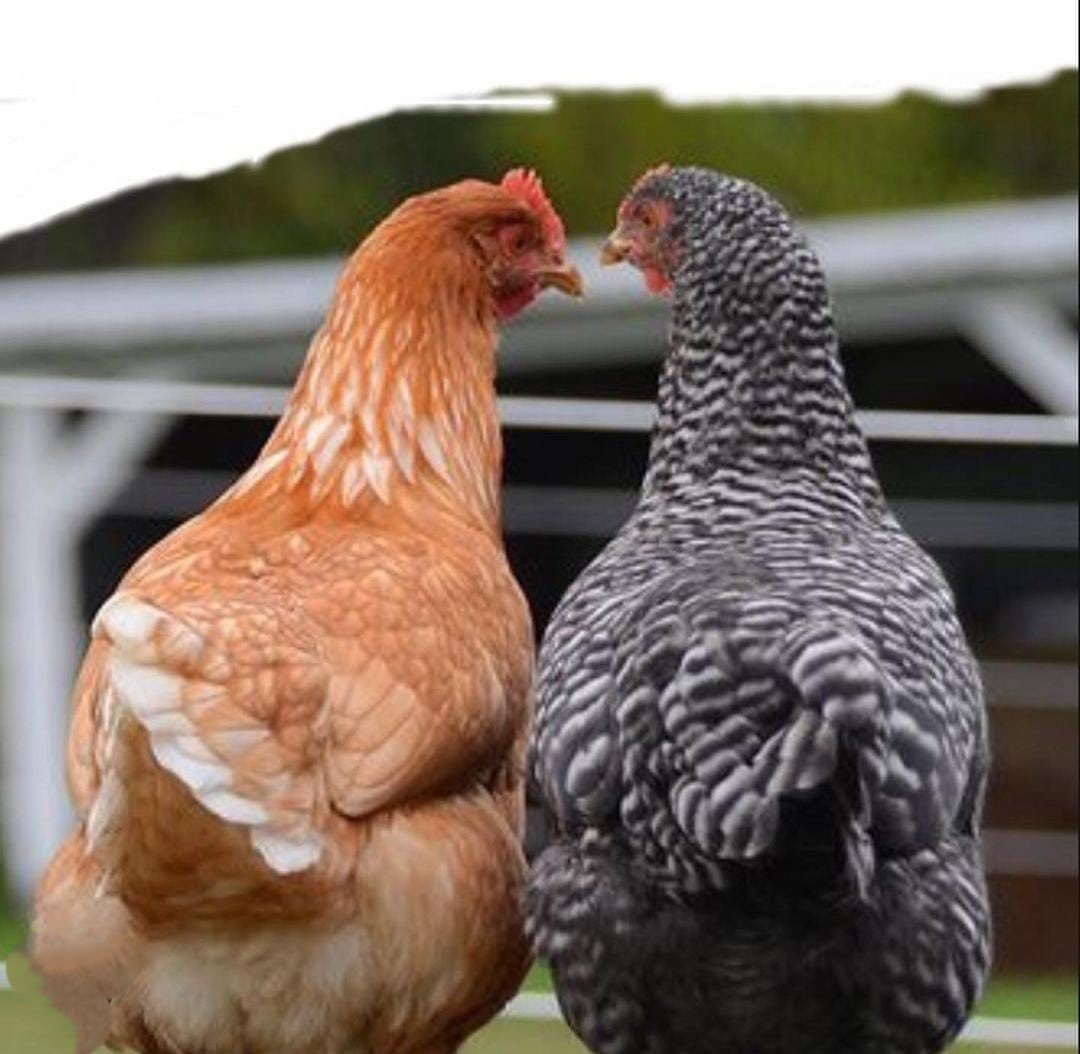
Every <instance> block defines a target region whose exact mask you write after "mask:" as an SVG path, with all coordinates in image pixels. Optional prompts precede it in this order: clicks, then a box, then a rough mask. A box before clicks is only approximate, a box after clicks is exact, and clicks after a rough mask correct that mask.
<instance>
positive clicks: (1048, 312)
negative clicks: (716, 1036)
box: [0, 71, 1078, 1051]
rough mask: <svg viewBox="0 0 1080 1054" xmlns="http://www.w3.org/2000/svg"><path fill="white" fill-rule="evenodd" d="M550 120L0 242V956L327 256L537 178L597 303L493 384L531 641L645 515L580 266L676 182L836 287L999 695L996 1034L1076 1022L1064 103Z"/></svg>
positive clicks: (632, 323)
mask: <svg viewBox="0 0 1080 1054" xmlns="http://www.w3.org/2000/svg"><path fill="white" fill-rule="evenodd" d="M554 99H555V105H554V106H552V107H550V108H540V109H538V111H537V112H533V113H518V112H514V113H511V112H499V111H494V110H493V111H483V112H448V113H447V112H430V111H423V112H412V113H400V114H397V115H395V116H392V117H388V118H385V119H381V120H378V121H375V122H372V123H367V124H364V125H360V126H357V127H354V128H350V129H346V130H343V131H340V132H337V133H335V134H333V135H331V136H329V137H328V138H326V139H324V140H322V141H321V142H318V143H316V144H313V145H308V146H303V147H298V148H295V149H291V150H287V151H284V152H281V153H279V154H276V155H274V156H273V157H271V158H270V159H269V160H268V161H266V162H265V163H263V164H261V165H259V166H257V167H242V168H236V169H233V170H230V171H228V172H225V173H223V174H220V175H216V176H213V177H208V178H204V179H200V180H197V181H180V180H177V181H171V182H165V183H159V184H156V185H153V186H150V187H147V188H144V189H140V190H137V191H132V192H129V193H125V194H123V195H121V196H118V197H116V198H113V199H111V200H109V201H106V202H104V203H101V204H98V205H95V206H93V207H90V208H87V209H84V210H82V211H80V212H78V213H76V214H73V215H70V216H68V217H65V218H62V219H60V220H58V221H55V222H53V223H51V224H50V225H48V226H45V227H41V228H37V229H34V230H31V231H29V232H25V233H22V234H19V235H16V236H12V237H9V238H7V239H5V240H0V766H2V769H0V777H2V783H0V788H2V791H0V822H2V824H3V828H2V833H3V842H2V845H3V856H2V859H0V872H2V874H3V876H4V879H3V887H2V889H0V957H2V955H3V954H4V953H6V952H8V951H9V950H11V949H12V948H14V947H16V946H17V945H18V944H19V943H20V942H21V941H22V939H23V937H24V932H25V931H24V926H23V922H22V919H23V912H24V910H25V903H26V900H25V898H26V895H27V892H28V890H29V889H30V888H31V885H32V882H33V880H34V878H35V876H36V874H37V873H38V871H39V869H40V868H41V866H42V864H43V863H44V861H45V859H47V857H48V854H49V853H50V852H51V850H52V848H53V847H54V846H55V844H56V842H57V841H58V838H59V836H60V835H61V833H62V832H63V831H64V829H65V828H66V826H67V824H68V823H69V822H70V816H69V814H68V812H67V805H66V798H65V796H64V790H63V786H62V782H61V777H60V770H61V764H62V762H61V758H62V744H63V738H64V734H65V722H66V701H67V697H68V694H69V691H70V684H71V680H72V677H73V673H74V668H75V663H76V661H77V658H78V654H79V652H80V650H81V648H82V646H83V644H84V641H85V633H86V626H87V623H88V620H89V618H90V617H92V615H93V613H94V611H95V610H96V609H97V607H98V606H99V605H100V604H101V603H102V601H103V600H104V599H105V598H106V597H107V596H108V595H109V593H110V592H111V590H112V589H113V587H114V585H115V584H116V582H117V580H118V578H119V577H120V576H121V574H122V573H123V572H124V571H125V570H126V569H127V567H128V566H129V564H130V563H131V562H132V561H133V560H134V559H135V558H136V557H137V556H138V555H139V554H140V553H141V552H142V551H143V550H144V549H145V548H146V547H147V546H149V545H150V544H151V543H152V542H154V541H155V540H156V539H157V538H159V537H161V536H162V535H163V534H164V533H166V532H167V531H169V530H170V529H171V528H172V527H174V526H175V525H176V524H177V523H179V522H180V521H182V520H183V519H185V518H187V517H188V516H190V515H191V514H192V513H194V512H196V511H197V510H198V509H200V508H201V507H203V506H204V505H205V504H206V503H208V502H209V501H210V500H211V499H212V498H214V497H215V496H216V495H217V494H218V493H220V492H221V491H222V490H223V489H225V488H226V487H227V486H228V485H229V483H230V482H231V481H232V480H233V478H234V477H235V476H236V475H237V474H238V473H239V472H240V471H241V470H242V469H243V468H244V467H246V466H247V465H248V464H249V463H250V461H251V460H252V459H253V458H254V456H255V454H256V453H257V451H258V449H259V448H260V446H261V444H262V442H263V441H264V439H265V438H266V436H267V435H268V433H269V430H270V427H271V424H272V417H273V415H274V414H275V413H276V411H277V408H278V407H279V406H280V403H281V399H282V398H283V393H282V391H281V389H282V388H283V387H284V386H287V385H288V384H289V383H290V382H291V380H292V378H293V377H294V376H295V373H296V370H297V368H298V365H299V363H300V361H301V358H302V356H303V354H304V351H305V348H306V342H307V340H308V338H309V337H310V335H311V333H312V332H313V330H314V328H315V326H316V325H317V322H318V319H319V316H320V313H321V310H322V308H323V306H324V305H325V302H326V299H327V297H328V295H329V292H330V289H331V285H332V282H333V278H334V274H335V271H336V268H337V266H338V265H339V263H340V260H341V257H342V255H343V254H344V253H346V252H347V251H349V250H350V249H351V248H352V247H353V246H354V245H355V244H356V243H357V241H358V240H359V239H360V238H361V237H362V236H363V235H364V234H365V233H366V231H367V230H368V229H369V227H370V226H371V225H372V224H373V223H375V222H376V221H377V220H378V219H379V218H381V217H382V216H383V215H385V213H386V212H387V211H389V209H391V208H392V207H393V206H394V205H395V204H397V203H398V202H399V201H400V200H401V199H402V198H403V197H405V196H407V195H409V194H411V193H414V192H418V191H423V190H426V189H429V188H431V187H433V186H435V185H438V184H442V183H446V182H449V181H452V180H456V179H459V178H463V177H465V176H480V177H486V178H498V177H499V176H500V175H501V174H502V172H503V171H505V169H506V168H508V167H510V166H512V165H517V164H527V165H530V166H535V167H536V168H537V169H538V170H539V171H540V173H541V174H542V175H543V176H544V178H545V182H546V184H547V186H548V189H549V191H550V193H551V195H552V197H553V199H554V200H555V202H556V204H557V206H558V207H559V209H560V210H561V212H562V213H563V215H564V217H565V219H566V221H567V227H568V230H569V232H570V234H571V237H572V239H573V243H572V253H573V255H574V256H575V257H576V258H578V262H580V263H581V265H582V267H583V270H585V271H586V278H587V280H588V281H589V283H590V292H591V294H592V295H591V296H590V297H589V299H588V300H586V301H585V302H584V303H583V304H569V303H556V302H554V301H553V300H552V302H548V301H544V302H543V303H542V304H541V305H540V306H539V307H538V308H537V309H536V310H534V311H532V312H529V313H527V314H526V316H525V317H524V318H523V319H521V320H520V321H519V322H517V323H515V324H514V326H513V327H512V328H511V329H510V330H509V331H508V333H507V334H506V337H505V339H504V342H503V351H502V354H501V376H500V381H499V384H500V391H501V393H502V394H503V395H505V396H510V397H520V396H524V397H545V399H546V400H550V401H545V402H515V401H514V400H512V399H511V400H509V401H508V402H507V403H506V404H505V410H506V413H505V418H506V422H507V429H506V474H505V478H506V493H505V499H504V508H505V519H506V530H507V536H508V537H507V542H508V549H509V552H510V557H511V560H512V563H513V565H514V569H515V571H516V573H517V575H518V577H519V579H520V581H521V582H522V584H523V586H524V588H525V590H526V592H527V594H528V597H529V600H530V602H531V604H532V608H533V614H534V618H535V621H536V625H537V628H538V630H542V629H543V626H544V624H545V622H546V620H547V618H548V616H549V614H550V612H551V610H552V608H553V606H554V604H555V603H556V602H557V600H558V598H559V596H560V594H561V592H562V591H563V589H564V588H565V587H566V586H567V585H568V584H569V583H570V581H571V580H572V579H573V578H574V576H575V575H576V574H577V573H578V572H579V571H580V570H581V568H582V567H583V566H584V564H585V563H586V562H587V561H588V560H589V559H590V558H591V557H592V556H593V555H594V554H595V553H596V552H597V551H598V549H599V548H600V547H601V546H602V545H603V543H604V542H605V540H606V539H607V538H608V537H609V536H610V535H611V534H612V533H613V532H614V530H615V529H616V528H617V526H618V524H619V523H620V521H621V518H622V517H623V516H624V515H625V514H626V512H627V511H628V509H629V507H630V504H631V502H632V499H633V495H634V491H635V489H636V487H637V485H638V482H639V480H640V476H641V472H642V468H643V464H644V457H645V452H646V445H647V434H646V431H645V430H644V423H645V422H646V421H647V414H645V413H644V406H643V404H644V403H645V402H646V401H648V400H651V399H652V397H653V395H654V391H655V384H656V375H657V367H658V363H659V357H660V354H661V352H662V349H663V346H664V326H665V314H666V308H665V306H664V304H663V303H662V302H656V301H648V300H646V298H645V295H644V292H643V290H642V289H641V288H640V280H638V279H635V277H634V276H633V275H631V274H630V273H621V274H620V273H617V272H610V273H609V272H603V273H601V272H599V271H598V270H597V268H596V266H595V252H596V246H597V244H598V239H599V236H600V235H601V234H603V233H604V232H606V231H607V230H608V229H609V228H610V226H611V222H612V219H613V216H614V209H615V206H616V205H617V203H618V200H619V198H620V197H621V195H622V193H623V191H624V189H625V188H626V186H627V185H628V184H629V183H630V182H631V181H632V179H633V178H635V177H636V176H637V175H638V174H640V172H641V171H642V170H643V169H645V168H646V167H648V166H650V165H653V164H655V163H657V162H659V161H665V160H666V161H670V162H672V163H695V164H704V165H709V166H713V167H717V168H721V169H724V170H726V171H729V172H732V173H735V174H738V175H741V176H744V177H747V178H750V179H752V180H754V181H756V182H759V183H761V184H762V185H763V186H765V187H767V188H768V189H769V190H771V191H772V192H774V193H775V194H776V195H777V196H778V197H780V198H781V199H782V200H783V201H784V202H785V203H786V204H787V205H788V206H789V207H790V208H791V209H792V211H793V212H794V213H795V214H796V215H797V216H798V217H800V218H801V219H802V220H803V221H804V222H805V226H806V228H807V230H808V232H809V234H810V237H811V240H812V241H813V243H814V244H815V246H816V247H817V248H818V249H819V251H820V253H821V255H822V257H823V260H824V263H825V266H826V270H827V272H828V273H829V276H830V280H831V283H832V286H833V293H834V297H835V301H836V307H837V315H838V319H839V322H840V327H841V334H842V342H843V354H844V362H845V366H846V369H847V373H848V378H849V381H850V384H851V387H852V390H853V394H854V397H855V401H856V403H857V405H858V406H859V408H860V409H861V410H863V411H864V423H865V425H866V428H867V431H868V434H869V435H870V438H871V447H872V452H873V455H874V459H875V462H876V464H877V467H878V470H879V472H880V474H881V477H882V481H883V484H884V487H885V490H886V493H887V494H888V495H889V497H890V499H891V500H892V502H893V505H894V507H895V509H896V511H897V513H898V515H899V517H900V519H901V520H902V521H903V522H904V523H905V524H906V525H907V526H908V528H909V529H910V530H911V532H912V533H913V534H914V535H915V537H916V538H917V539H918V540H919V541H920V542H921V543H922V544H923V545H924V546H925V547H926V548H928V549H929V550H930V552H931V553H932V554H933V555H934V557H935V558H936V559H937V560H938V561H939V562H940V564H941V565H942V567H943V568H944V571H945V573H946V575H947V577H948V578H949V580H950V581H951V583H952V585H953V588H954V589H955V591H956V594H957V600H958V604H959V609H960V614H961V618H962V619H963V622H964V624H965V626H966V628H967V632H968V634H969V637H970V639H971V641H972V643H973V645H974V648H975V651H976V653H977V655H978V657H979V658H980V660H981V662H982V668H983V673H984V678H985V683H986V687H987V694H988V699H989V704H990V707H991V731H992V738H993V748H994V754H995V767H994V772H993V779H992V784H991V792H990V799H989V804H988V810H987V826H988V828H989V832H988V839H987V853H988V863H989V868H990V873H991V887H992V893H993V901H994V911H995V924H996V928H997V932H996V945H997V959H996V961H997V967H996V970H997V978H998V979H999V984H998V987H996V988H995V998H996V1000H997V1003H996V1004H994V1005H996V1006H997V1007H998V1008H999V1009H1000V1011H1001V1012H1002V1013H1004V1014H1006V1015H1012V1016H1016V1015H1024V1016H1036V1017H1044V1018H1046V1017H1051V1018H1052V1017H1057V1018H1064V1019H1067V1020H1075V1017H1076V1007H1075V977H1076V971H1077V936H1076V935H1077V923H1078V919H1077V833H1076V832H1077V791H1078V788H1077V665H1076V663H1077V646H1078V630H1077V589H1078V580H1077V560H1076V547H1077V459H1076V441H1077V424H1076V422H1077V417H1076V415H1077V372H1076V371H1077V286H1076V281H1077V185H1078V181H1077V167H1078V163H1077V127H1078V125H1077V118H1078V112H1077V75H1076V72H1075V71H1070V72H1063V73H1061V74H1059V75H1057V76H1055V77H1053V78H1052V79H1050V80H1048V81H1046V82H1044V83H1041V84H1036V85H1025V86H1015V87H1004V88H1001V89H999V90H995V91H992V92H989V93H987V94H986V95H984V96H982V97H980V98H978V99H976V100H973V101H970V102H964V103H943V102H940V101H936V100H934V99H932V98H929V97H925V96H920V95H916V94H910V95H904V96H901V97H899V98H897V99H896V100H895V101H892V102H889V103H887V104H881V105H860V106H850V107H844V106H823V105H809V104H798V105H795V104H792V105H753V106H751V105H730V106H700V107H686V108H672V107H670V106H667V105H666V104H664V103H663V102H662V101H661V100H660V99H659V98H658V97H655V96H653V95H650V94H646V93H640V94H573V93H570V94H566V93H556V94H555V95H554ZM568 400H572V402H569V401H568ZM597 400H602V401H605V402H606V403H607V404H608V405H607V406H606V408H605V406H598V405H597V403H596V401H597ZM1025 1043H1026V1041H1025ZM492 1049H496V1048H494V1047H492ZM518 1049H522V1050H524V1049H532V1048H529V1047H527V1045H525V1046H520V1047H519V1048H518ZM536 1049H537V1050H540V1049H551V1050H554V1049H556V1048H554V1047H549V1046H543V1047H540V1046H538V1047H537V1048H536ZM566 1049H570V1048H569V1047H567V1048H566ZM987 1049H991V1048H987ZM993 1049H995V1050H999V1049H1000V1050H1004V1049H1014V1050H1016V1051H1020V1050H1029V1049H1033V1048H1032V1047H1031V1046H1030V1045H1020V1046H1015V1047H1011V1048H1010V1047H995V1048H993Z"/></svg>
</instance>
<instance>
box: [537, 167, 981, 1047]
mask: <svg viewBox="0 0 1080 1054" xmlns="http://www.w3.org/2000/svg"><path fill="white" fill-rule="evenodd" d="M605 257H606V259H607V260H608V261H609V262H610V261H614V260H616V259H628V260H629V261H630V262H631V263H633V264H635V265H636V266H637V267H639V268H640V269H641V270H642V271H643V272H644V274H645V276H646V279H647V281H648V284H649V287H650V288H651V289H653V290H655V291H662V290H666V289H670V290H671V292H672V294H673V310H672V323H671V343H670V349H669V351H668V353H667V357H666V359H665V362H664V365H663V371H662V379H661V382H660V395H659V418H658V423H657V425H656V428H655V432H654V435H653V439H652V445H651V450H650V454H649V464H648V471H647V473H646V477H645V480H644V485H643V489H642V494H641V499H640V502H639V504H638V506H637V508H636V510H635V512H634V513H633V515H632V516H631V517H630V519H629V520H628V522H627V523H626V524H625V525H624V526H623V528H622V529H621V530H620V531H619V533H618V535H617V536H616V537H615V539H614V540H613V541H612V542H611V543H610V544H609V545H608V547H607V548H606V549H605V550H604V552H603V553H602V554H601V555H600V556H599V557H598V558H597V559H596V561H595V562H594V563H593V564H592V566H590V567H589V568H588V569H587V570H586V571H585V572H584V573H583V574H582V575H581V577H580V578H579V579H578V580H577V582H576V583H575V584H574V585H573V586H572V587H571V589H570V590H569V592H568V593H567V595H566V597H565V598H564V599H563V601H562V603H561V604H560V606H559V608H558V610H557V612H556V613H555V615H554V618H553V620H552V623H551V625H550V627H549V629H548V631H547V634H546V637H545V640H544V643H543V645H542V648H541V657H540V668H539V674H538V698H537V708H538V712H537V722H536V729H535V733H534V740H533V747H532V760H531V766H532V772H533V776H534V778H535V780H536V782H537V786H538V790H539V793H540V795H541V797H542V800H543V803H544V808H545V810H546V812H547V814H548V820H549V822H550V826H551V827H552V828H553V830H554V837H553V842H552V844H550V845H549V847H548V848H547V849H546V850H545V851H544V852H543V854H542V855H541V856H540V858H539V859H538V861H537V862H536V864H535V867H534V870H533V874H532V877H531V881H530V887H529V906H528V911H529V916H530V920H529V921H530V926H531V930H532V934H533V937H534V944H535V948H536V951H537V953H538V954H539V955H540V956H542V957H544V958H546V959H547V960H548V961H549V962H550V964H551V967H552V969H553V972H554V978H555V983H556V989H557V992H558V996H559V1000H560V1002H561V1005H562V1007H563V1010H564V1012H565V1014H566V1017H567V1019H568V1020H569V1022H570V1024H571V1026H572V1027H573V1028H574V1030H575V1031H576V1032H577V1033H578V1034H579V1035H580V1036H581V1037H582V1038H583V1039H584V1040H585V1042H586V1043H587V1044H588V1045H589V1047H590V1048H591V1049H592V1050H594V1051H597V1052H599V1054H826V1052H828V1054H867V1052H874V1054H886V1052H887V1054H928V1052H931V1051H938V1050H941V1048H942V1047H944V1046H945V1045H946V1044H947V1043H948V1042H949V1041H950V1040H951V1039H952V1038H953V1037H954V1036H955V1035H956V1034H957V1032H958V1030H959V1029H960V1027H961V1025H962V1024H963V1022H964V1020H965V1019H966V1017H967V1015H968V1013H969V1011H970V1008H971V1006H972V1004H973V1002H974V1001H975V1000H976V998H977V997H978V994H979V992H980V989H981V986H982V983H983V978H984V975H985V973H986V969H987V960H988V911H987V904H986V891H985V887H984V878H983V869H982V864H981V859H980V844H979V830H978V828H979V816H980V810H981V800H982V795H983V786H984V782H985V779H986V770H987V747H986V727H985V717H984V709H983V703H982V697H981V689H980V685H979V680H978V675H977V672H976V668H975V665H974V662H973V660H972V657H971V654H970V652H969V650H968V647H967V645H966V643H965V641H964V636H963V634H962V632H961V629H960V626H959V625H958V623H957V619H956V615H955V613H954V609H953V601H952V598H951V595H950V592H949V589H948V587H947V586H946V584H945V582H944V581H943V579H942V577H941V574H940V572H939V571H938V568H937V567H936V566H935V565H934V563H933V561H932V560H931V559H930V558H929V557H928V556H927V555H926V554H925V553H923V552H922V551H921V550H920V549H919V547H918V546H917V545H916V544H915V543H914V542H913V541H912V540H911V539H910V538H909V537H908V536H907V535H906V534H905V533H904V531H903V530H902V529H901V528H900V526H899V525H898V524H897V522H896V520H895V519H894V518H893V516H892V515H891V513H890V512H889V510H888V508H887V507H886V505H885V502H884V500H883V498H882V494H881V490H880V487H879V485H878V481H877V479H876V477H875V474H874V470H873V467H872V465H871V462H870V457H869V455H868V452H867V447H866V443H865V440H864V438H863V436H862V434H861V433H860V430H859V427H858V425H857V424H856V421H855V417H854V413H853V408H852V402H851V399H850V397H849V395H848V392H847V390H846V388H845V384H844V379H843V374H842V370H841V365H840V360H839V357H838V354H837V338H836V332H835V329H834V326H833V322H832V318H831V314H830V306H829V301H828V296H827V292H826V287H825V280H824V278H823V276H822V272H821V268H820V266H819V264H818V261H817V260H816V258H815V257H814V255H813V253H812V252H811V251H810V250H809V249H808V248H807V246H806V245H805V243H804V242H803V240H802V238H801V237H800V236H799V235H798V234H797V233H796V231H795V230H794V229H793V227H792V225H791V222H790V221H789V219H788V217H787V216H786V215H785V213H784V211H783V210H782V209H781V208H780V207H779V206H778V205H777V204H776V202H774V201H773V200H771V199H770V198H769V196H768V195H766V194H765V193H763V192H762V191H761V190H759V189H758V188H756V187H754V186H751V185H750V184H748V183H745V182H742V181H740V180H737V179H733V178H729V177H726V176H722V175H718V174H715V173H713V172H708V171H703V170H699V169H692V168H688V169H668V168H662V169H660V170H654V171H653V172H651V173H647V174H646V176H644V177H643V178H642V180H641V181H640V182H639V183H638V184H637V185H636V187H635V188H634V189H632V191H631V192H630V194H629V195H628V197H627V199H626V200H625V201H624V203H623V205H622V207H621V209H620V212H619V226H618V228H617V230H616V232H615V234H614V235H613V236H612V238H611V239H609V241H608V243H607V245H606V247H605Z"/></svg>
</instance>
